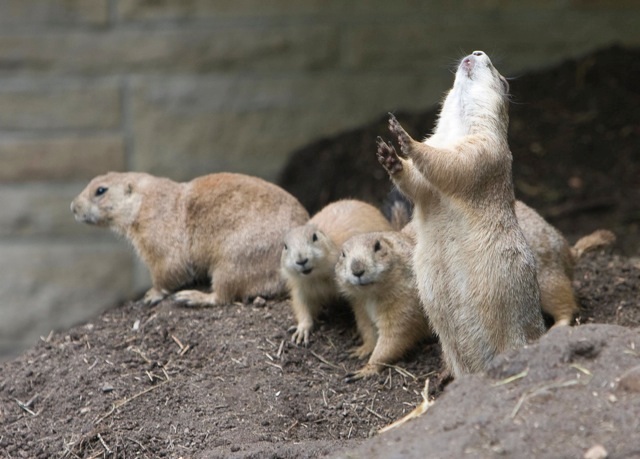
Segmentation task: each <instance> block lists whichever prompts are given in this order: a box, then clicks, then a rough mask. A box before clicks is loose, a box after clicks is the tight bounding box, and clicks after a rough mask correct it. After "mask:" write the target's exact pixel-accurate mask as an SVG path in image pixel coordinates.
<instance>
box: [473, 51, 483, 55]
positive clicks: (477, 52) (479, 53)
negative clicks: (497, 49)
mask: <svg viewBox="0 0 640 459" xmlns="http://www.w3.org/2000/svg"><path fill="white" fill-rule="evenodd" d="M483 54H484V53H483V52H482V51H474V52H473V55H474V56H482V55H483Z"/></svg>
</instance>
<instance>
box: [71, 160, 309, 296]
mask: <svg viewBox="0 0 640 459" xmlns="http://www.w3.org/2000/svg"><path fill="white" fill-rule="evenodd" d="M71 211H72V212H73V213H74V215H75V218H76V220H77V221H79V222H83V223H88V224H93V225H97V226H103V227H108V228H111V229H112V230H113V231H114V232H115V233H117V234H119V235H121V236H124V237H125V238H126V239H128V240H129V241H130V242H131V243H132V245H133V246H134V248H135V249H136V251H137V253H138V255H139V256H140V258H141V259H142V260H143V261H144V262H145V264H146V265H147V267H148V269H149V271H150V273H151V278H152V283H153V287H152V288H151V289H150V290H149V291H148V292H147V293H146V294H145V296H144V302H145V303H147V304H155V303H157V302H159V301H160V300H162V299H163V298H165V297H167V296H169V295H170V294H171V293H174V292H177V291H178V290H180V289H181V288H184V287H185V286H188V285H190V284H193V283H194V282H198V281H203V280H210V281H211V293H205V292H201V291H197V290H182V291H179V292H178V293H175V295H174V298H175V299H176V300H178V301H181V302H183V303H186V304H188V305H196V304H199V305H215V304H226V303H229V302H232V301H235V300H243V301H246V300H248V299H249V298H253V297H257V296H262V297H267V298H268V297H274V296H278V295H280V294H284V293H285V285H284V283H283V282H282V279H281V278H280V273H279V270H278V266H279V264H278V262H279V257H280V250H281V247H282V245H281V244H282V238H283V237H284V235H285V233H286V232H287V231H288V230H289V229H290V228H292V227H294V226H297V225H300V224H303V223H304V222H305V221H307V219H308V218H309V214H308V213H307V211H306V210H305V209H304V207H302V204H300V203H299V202H298V200H297V199H296V198H294V197H293V196H291V195H290V194H289V193H287V192H286V191H284V190H283V189H281V188H279V187H278V186H276V185H273V184H271V183H268V182H266V181H264V180H262V179H259V178H257V177H250V176H246V175H242V174H230V173H219V174H210V175H205V176H203V177H199V178H196V179H194V180H192V181H190V182H187V183H177V182H174V181H172V180H169V179H167V178H160V177H154V176H152V175H149V174H144V173H137V172H123V173H117V172H110V173H108V174H106V175H101V176H98V177H96V178H94V179H93V180H92V181H91V182H90V183H89V185H87V187H86V188H85V189H84V190H83V191H82V192H81V193H80V194H79V195H78V196H77V197H76V198H75V199H74V200H73V202H72V203H71Z"/></svg>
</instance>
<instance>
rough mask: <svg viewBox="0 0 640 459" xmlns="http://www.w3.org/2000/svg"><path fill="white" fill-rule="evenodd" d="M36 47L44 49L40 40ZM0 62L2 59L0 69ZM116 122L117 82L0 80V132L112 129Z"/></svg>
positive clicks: (118, 105) (118, 104)
mask: <svg viewBox="0 0 640 459" xmlns="http://www.w3.org/2000/svg"><path fill="white" fill-rule="evenodd" d="M1 41H2V38H1V37H0V42H1ZM38 44H40V45H42V46H43V47H46V45H45V44H44V43H43V42H42V41H39V42H38V41H34V43H33V45H34V46H38ZM1 53H2V51H0V54H1ZM1 61H2V57H0V67H1V66H2V63H1ZM120 122H121V94H120V87H119V84H118V82H117V81H107V82H103V81H89V80H83V81H78V80H74V79H69V80H62V79H48V78H20V79H17V78H2V79H0V129H2V130H5V131H6V130H23V131H31V130H37V129H113V128H117V127H119V125H120Z"/></svg>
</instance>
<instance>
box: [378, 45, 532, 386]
mask: <svg viewBox="0 0 640 459" xmlns="http://www.w3.org/2000/svg"><path fill="white" fill-rule="evenodd" d="M507 92H508V83H507V82H506V80H505V79H504V77H502V76H501V75H500V74H499V73H498V71H497V70H496V69H495V68H494V67H493V65H492V64H491V61H490V59H489V57H488V56H487V55H486V54H485V53H483V52H482V51H475V52H473V53H472V54H470V55H469V56H467V57H465V58H463V59H462V61H461V62H460V65H459V66H458V70H457V73H456V78H455V82H454V85H453V88H452V89H451V91H449V93H448V95H447V97H446V98H445V100H444V102H443V105H442V110H441V112H440V117H439V119H438V124H437V126H436V129H435V131H434V133H433V135H432V136H431V137H429V138H427V139H426V140H425V141H424V142H418V141H416V140H413V139H412V138H411V137H410V136H409V135H408V134H407V133H406V132H405V131H404V129H403V128H402V127H401V126H400V124H399V123H398V122H397V120H396V119H395V117H393V116H391V119H390V120H389V127H390V130H391V132H392V133H393V134H394V135H395V136H396V137H397V140H398V142H399V144H400V147H401V154H400V155H398V153H397V152H396V150H395V148H394V147H393V145H392V144H391V143H385V142H383V141H382V140H381V139H379V140H378V159H379V161H380V163H381V164H382V165H383V166H384V167H385V168H386V169H387V171H388V172H389V174H390V176H391V178H392V180H393V181H394V183H395V184H396V186H397V187H398V188H399V189H400V190H401V191H402V192H403V193H405V194H406V195H407V196H408V197H409V198H411V200H412V201H413V202H414V204H415V210H414V214H413V224H415V230H416V231H415V233H416V249H415V252H414V256H413V265H414V270H415V272H416V276H417V285H418V290H419V292H420V297H421V300H422V304H423V307H424V308H425V312H426V314H427V316H428V317H429V321H430V323H431V326H432V327H433V329H434V331H435V332H436V333H437V334H438V336H439V338H440V343H441V345H442V351H443V357H444V360H445V363H446V365H447V367H448V369H449V370H450V371H451V373H452V374H453V376H455V377H457V376H460V375H462V374H465V373H473V372H478V371H482V370H484V369H486V368H487V366H488V364H489V362H491V360H492V359H493V358H494V357H495V355H496V354H498V353H500V352H503V351H506V350H508V349H513V348H518V347H521V346H524V345H525V344H526V343H527V342H530V341H532V340H535V339H537V338H539V337H540V336H541V335H542V334H543V333H544V331H545V325H544V321H543V319H542V313H541V310H540V290H539V286H538V282H537V279H536V263H535V258H534V255H533V252H532V250H531V248H530V247H529V244H528V243H527V241H526V239H525V237H524V235H523V233H522V230H521V229H520V226H519V225H518V221H517V219H516V215H515V210H514V207H515V197H514V193H513V181H512V177H511V162H512V156H511V152H510V150H509V145H508V143H507V128H508V123H509V115H508V98H507Z"/></svg>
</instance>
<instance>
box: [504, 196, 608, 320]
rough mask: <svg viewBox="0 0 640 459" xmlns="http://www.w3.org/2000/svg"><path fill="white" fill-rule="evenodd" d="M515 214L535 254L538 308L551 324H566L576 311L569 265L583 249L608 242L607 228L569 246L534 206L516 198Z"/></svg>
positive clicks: (571, 266) (576, 306)
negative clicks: (548, 316)
mask: <svg viewBox="0 0 640 459" xmlns="http://www.w3.org/2000/svg"><path fill="white" fill-rule="evenodd" d="M515 209H516V216H517V217H518V223H519V224H520V227H521V228H522V232H523V233H524V236H525V238H526V239H527V241H528V242H529V245H531V248H532V250H533V253H534V255H535V257H536V271H537V277H538V283H539V284H540V300H541V306H542V310H543V311H544V312H546V313H547V314H550V315H551V316H552V317H553V320H554V322H555V323H554V327H555V326H562V325H569V324H570V323H571V321H572V320H573V316H574V315H575V314H576V313H577V312H578V303H577V302H576V299H575V295H574V292H573V286H572V285H571V280H572V278H573V267H574V266H575V263H576V261H577V260H578V259H579V258H580V256H582V254H583V253H586V252H589V251H591V250H595V249H598V248H600V247H604V246H607V245H610V244H612V243H613V242H614V241H615V239H616V238H615V235H614V234H613V233H612V232H611V231H607V230H598V231H595V232H593V233H591V234H589V235H588V236H585V237H583V238H581V239H580V240H578V242H576V243H575V245H574V246H573V247H570V246H569V243H568V242H567V240H566V239H565V238H564V236H563V235H562V233H560V231H558V230H557V229H556V228H554V227H553V226H552V225H551V224H549V223H548V222H547V221H546V220H545V219H544V218H542V217H541V216H540V215H539V214H538V213H537V212H536V211H535V210H533V209H532V208H530V207H529V206H527V205H526V204H524V203H523V202H521V201H516V206H515Z"/></svg>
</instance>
